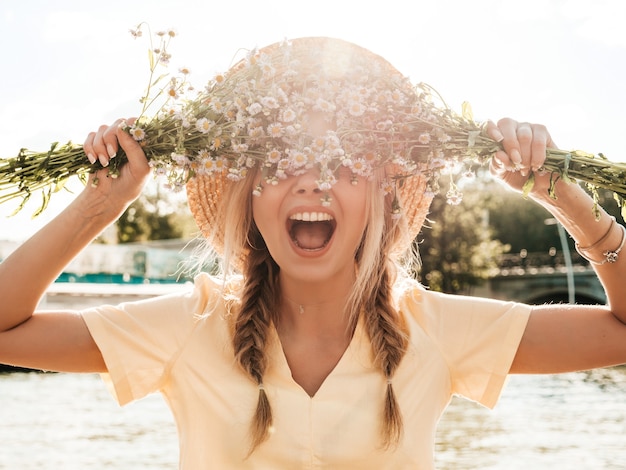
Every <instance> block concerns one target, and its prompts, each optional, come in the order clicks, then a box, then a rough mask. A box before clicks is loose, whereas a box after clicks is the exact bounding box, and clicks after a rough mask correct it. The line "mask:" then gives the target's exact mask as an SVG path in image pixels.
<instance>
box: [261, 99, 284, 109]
mask: <svg viewBox="0 0 626 470" xmlns="http://www.w3.org/2000/svg"><path fill="white" fill-rule="evenodd" d="M261 105H263V107H265V108H268V109H276V108H278V107H279V106H280V103H279V102H278V100H277V99H276V98H274V97H273V96H264V97H263V98H261Z"/></svg>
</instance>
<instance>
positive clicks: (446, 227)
mask: <svg viewBox="0 0 626 470" xmlns="http://www.w3.org/2000/svg"><path fill="white" fill-rule="evenodd" d="M573 184H575V183H573ZM583 187H584V188H586V189H587V190H588V191H589V193H590V194H591V195H592V196H593V197H594V198H596V200H597V203H598V205H599V206H602V207H603V208H604V209H605V210H606V211H607V212H608V213H609V214H611V215H613V216H615V217H616V218H617V220H620V218H621V217H620V210H621V209H622V208H623V201H622V200H621V199H616V198H614V195H613V193H612V192H611V191H608V190H596V191H593V190H592V189H590V188H587V187H586V186H585V185H583ZM463 195H464V196H463V201H462V202H461V203H460V204H459V205H456V206H454V205H450V204H447V203H446V201H445V199H444V198H443V197H441V196H437V197H436V198H435V200H434V201H433V205H432V207H431V212H430V215H429V219H430V220H431V221H432V223H430V224H426V225H427V226H426V227H425V228H424V229H423V230H422V232H421V233H420V236H419V237H418V242H419V252H420V255H421V258H422V268H421V270H420V272H419V273H418V277H419V279H420V281H421V282H422V283H423V284H425V285H427V286H428V287H429V288H430V289H432V290H436V291H442V292H448V293H455V294H467V293H469V292H470V290H471V288H472V286H475V285H477V284H478V283H480V282H481V280H482V279H485V278H486V277H489V276H491V275H493V274H494V273H496V272H497V265H498V261H499V259H498V258H499V257H500V256H501V255H502V254H504V253H507V252H510V253H512V254H517V253H520V252H521V251H523V250H525V251H526V252H527V253H546V254H547V253H548V252H549V251H550V248H556V249H557V251H561V250H562V248H561V241H560V239H559V235H558V231H557V230H556V229H555V228H554V226H553V225H546V223H545V221H546V219H549V218H552V215H551V214H550V213H549V212H548V211H547V210H546V209H544V208H543V207H542V206H540V205H539V204H536V203H535V202H533V201H531V200H529V199H527V198H526V197H524V195H523V194H520V193H516V192H514V191H511V190H509V189H508V188H506V187H505V186H504V185H503V184H501V183H499V182H498V181H495V180H493V179H492V178H491V177H490V176H489V175H488V174H482V175H481V174H479V175H478V177H477V178H476V180H475V181H473V182H472V183H471V184H468V185H465V187H464V188H463ZM569 243H570V251H571V252H572V253H574V254H575V250H574V242H573V240H571V239H569Z"/></svg>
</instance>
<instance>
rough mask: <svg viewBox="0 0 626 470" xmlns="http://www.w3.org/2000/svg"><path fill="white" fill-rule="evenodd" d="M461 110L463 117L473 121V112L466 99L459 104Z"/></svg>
mask: <svg viewBox="0 0 626 470" xmlns="http://www.w3.org/2000/svg"><path fill="white" fill-rule="evenodd" d="M461 112H462V113H463V117H464V118H465V119H467V120H468V121H474V113H473V112H472V105H471V104H470V103H469V102H468V101H463V104H462V105H461Z"/></svg>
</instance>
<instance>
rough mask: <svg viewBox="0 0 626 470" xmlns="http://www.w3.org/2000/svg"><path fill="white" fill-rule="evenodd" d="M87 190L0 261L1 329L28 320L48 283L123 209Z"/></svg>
mask: <svg viewBox="0 0 626 470" xmlns="http://www.w3.org/2000/svg"><path fill="white" fill-rule="evenodd" d="M86 193H89V190H87V191H86V192H84V193H82V194H81V195H80V196H79V197H78V198H77V199H75V200H74V201H73V202H72V203H71V204H70V205H69V206H68V207H67V208H66V209H65V210H64V211H63V212H61V213H60V214H59V215H58V216H57V217H55V218H54V219H53V220H52V221H51V222H50V223H48V224H47V225H46V226H45V227H44V228H43V229H41V230H40V231H39V232H37V233H36V234H35V235H33V236H32V237H31V238H30V239H29V240H27V241H26V242H25V243H23V244H22V245H21V246H20V247H19V248H18V249H17V250H15V251H14V252H13V253H12V254H11V255H10V256H9V257H8V258H7V259H6V260H5V261H3V262H2V263H1V264H0V299H2V303H1V304H0V331H5V330H8V329H11V328H13V327H15V326H17V325H19V324H20V323H23V322H24V321H26V320H28V319H29V318H30V316H31V315H32V313H33V312H34V310H35V308H36V307H37V304H38V303H39V301H40V299H41V297H42V296H43V294H44V293H45V291H46V289H47V288H48V286H49V285H50V284H51V283H53V282H54V281H55V279H56V278H57V277H58V276H59V274H60V273H61V272H62V271H63V269H64V268H65V267H66V266H67V265H68V264H69V263H70V262H71V261H72V260H73V259H74V258H75V257H76V255H77V254H78V253H79V252H80V251H81V250H82V249H83V248H84V247H85V246H87V245H88V244H89V243H90V242H91V241H92V240H93V239H94V238H95V237H97V236H98V235H99V234H100V233H101V232H102V231H103V230H104V229H105V228H106V227H107V226H109V225H110V224H111V223H112V222H113V221H115V220H116V218H117V217H118V216H119V214H120V213H121V211H122V210H123V207H119V208H118V209H111V208H110V207H108V206H107V205H106V204H99V201H98V200H97V198H96V197H93V195H89V194H86Z"/></svg>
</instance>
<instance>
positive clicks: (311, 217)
mask: <svg viewBox="0 0 626 470" xmlns="http://www.w3.org/2000/svg"><path fill="white" fill-rule="evenodd" d="M289 220H301V221H303V222H321V221H324V220H333V216H332V215H330V214H328V213H326V212H298V213H296V214H293V215H291V216H289Z"/></svg>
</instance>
